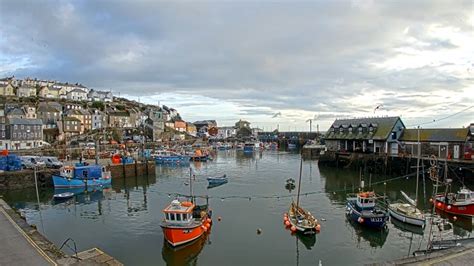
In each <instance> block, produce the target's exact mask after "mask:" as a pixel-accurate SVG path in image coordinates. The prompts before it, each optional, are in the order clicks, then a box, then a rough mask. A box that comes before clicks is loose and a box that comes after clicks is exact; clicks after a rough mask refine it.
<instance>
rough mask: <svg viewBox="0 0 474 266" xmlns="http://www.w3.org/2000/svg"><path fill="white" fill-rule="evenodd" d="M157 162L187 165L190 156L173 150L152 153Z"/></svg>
mask: <svg viewBox="0 0 474 266" xmlns="http://www.w3.org/2000/svg"><path fill="white" fill-rule="evenodd" d="M153 157H154V158H155V162H156V163H157V164H173V165H189V160H190V157H189V156H187V155H181V154H177V153H173V152H168V151H162V152H158V153H156V154H154V156H153Z"/></svg>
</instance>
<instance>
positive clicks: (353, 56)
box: [0, 0, 474, 131]
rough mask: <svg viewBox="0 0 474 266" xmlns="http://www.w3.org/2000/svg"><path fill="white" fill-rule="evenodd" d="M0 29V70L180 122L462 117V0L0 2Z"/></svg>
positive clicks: (471, 110) (428, 123)
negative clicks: (161, 107) (156, 110)
mask: <svg viewBox="0 0 474 266" xmlns="http://www.w3.org/2000/svg"><path fill="white" fill-rule="evenodd" d="M0 25H1V26H0V77H3V76H11V75H15V77H18V78H24V77H33V78H39V79H50V80H58V81H63V82H66V81H67V82H71V83H76V82H79V83H82V84H84V85H86V86H87V87H89V88H94V89H99V90H100V89H102V90H112V91H113V92H114V94H115V95H120V96H122V97H127V98H130V99H133V100H139V101H140V102H145V103H152V104H158V103H159V104H165V105H167V106H170V107H174V108H175V109H177V110H178V111H179V113H180V114H181V116H182V117H183V119H185V120H187V121H196V120H201V119H216V120H217V122H218V125H221V126H227V125H233V124H234V123H235V122H236V121H237V120H239V119H245V120H248V121H250V122H251V123H252V126H254V127H255V126H256V127H259V128H262V129H265V130H274V129H276V128H277V127H278V128H279V129H280V131H295V130H298V131H307V130H310V127H309V120H310V119H311V120H312V130H313V131H314V130H316V126H317V125H318V126H319V128H320V130H322V131H324V130H327V128H328V127H329V126H330V125H331V124H332V122H333V121H334V120H335V119H337V118H351V117H372V116H400V117H401V118H402V120H403V122H404V123H405V125H406V126H407V127H411V128H413V127H415V126H417V125H421V126H422V127H424V128H432V127H437V128H439V127H462V126H467V125H469V123H474V2H473V1H448V0H443V1H433V0H430V1H419V0H414V1H413V0H411V1H371V0H364V1H342V0H338V1H304V2H300V1H258V2H257V1H247V0H240V1H142V0H138V1H131V0H128V1H120V0H119V1H112V0H109V1H101V0H95V1H84V0H76V1H67V0H62V1H56V0H49V1H48V0H45V1H41V0H37V1H36V0H30V1H23V0H16V1H14V0H0ZM377 107H378V108H377Z"/></svg>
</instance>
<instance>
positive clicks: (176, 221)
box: [161, 200, 212, 246]
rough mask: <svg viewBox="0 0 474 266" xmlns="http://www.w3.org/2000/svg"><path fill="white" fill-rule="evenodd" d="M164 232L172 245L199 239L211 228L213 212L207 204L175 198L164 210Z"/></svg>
mask: <svg viewBox="0 0 474 266" xmlns="http://www.w3.org/2000/svg"><path fill="white" fill-rule="evenodd" d="M163 213H164V215H165V217H164V219H163V221H162V222H161V228H163V234H164V237H165V239H166V241H168V243H170V244H171V245H172V246H179V245H183V244H186V243H189V242H191V241H193V240H196V239H198V238H199V237H201V236H202V235H203V234H204V233H206V232H208V231H209V230H210V229H211V225H212V220H211V213H210V211H209V210H208V208H207V204H206V205H202V206H196V205H195V204H194V203H192V202H190V201H183V202H180V201H179V200H173V201H172V202H171V204H170V205H168V207H166V208H165V209H164V210H163Z"/></svg>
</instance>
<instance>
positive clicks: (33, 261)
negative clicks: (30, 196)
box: [0, 198, 123, 266]
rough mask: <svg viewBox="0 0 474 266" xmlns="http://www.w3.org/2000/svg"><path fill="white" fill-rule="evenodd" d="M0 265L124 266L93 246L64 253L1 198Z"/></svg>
mask: <svg viewBox="0 0 474 266" xmlns="http://www.w3.org/2000/svg"><path fill="white" fill-rule="evenodd" d="M0 265H40V266H42V265H123V264H122V263H120V262H119V261H118V260H116V259H114V258H113V257H112V256H110V255H108V254H106V253H105V252H104V251H102V250H100V249H98V248H93V249H90V250H86V251H83V252H79V253H78V254H77V257H75V256H67V255H66V254H65V253H64V252H62V251H61V250H59V249H58V248H57V247H56V246H55V245H54V244H53V243H52V242H50V241H49V240H47V239H46V238H45V237H44V236H43V235H41V234H40V233H39V232H38V231H37V230H36V229H35V228H34V227H32V226H30V225H28V224H27V223H26V221H24V220H23V219H22V218H21V217H20V216H19V215H18V214H17V213H16V212H15V211H14V210H13V209H11V208H10V206H9V205H8V204H7V203H6V202H5V201H3V200H2V199H1V198H0Z"/></svg>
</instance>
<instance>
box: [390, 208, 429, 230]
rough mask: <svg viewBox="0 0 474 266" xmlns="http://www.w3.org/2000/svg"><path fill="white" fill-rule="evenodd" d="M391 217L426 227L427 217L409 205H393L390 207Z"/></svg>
mask: <svg viewBox="0 0 474 266" xmlns="http://www.w3.org/2000/svg"><path fill="white" fill-rule="evenodd" d="M388 212H389V213H390V215H391V216H392V217H393V218H395V219H397V220H399V221H400V222H404V223H407V224H411V225H415V226H420V227H422V228H424V227H425V224H426V219H425V215H424V214H423V213H422V212H421V211H420V210H419V209H418V208H416V207H415V206H413V205H411V204H408V203H398V202H397V203H392V204H390V205H389V206H388Z"/></svg>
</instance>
